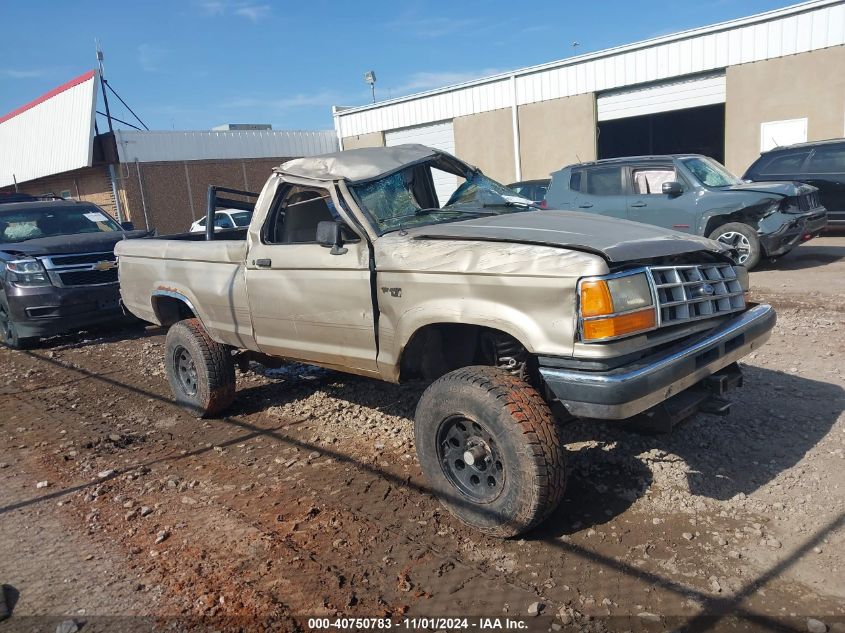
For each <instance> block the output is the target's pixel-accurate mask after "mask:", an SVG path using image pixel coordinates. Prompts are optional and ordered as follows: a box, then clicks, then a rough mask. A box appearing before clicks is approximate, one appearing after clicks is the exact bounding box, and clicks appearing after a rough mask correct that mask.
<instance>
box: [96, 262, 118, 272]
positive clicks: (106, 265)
mask: <svg viewBox="0 0 845 633" xmlns="http://www.w3.org/2000/svg"><path fill="white" fill-rule="evenodd" d="M112 268H117V262H110V261H103V262H97V263H96V264H94V270H111V269H112Z"/></svg>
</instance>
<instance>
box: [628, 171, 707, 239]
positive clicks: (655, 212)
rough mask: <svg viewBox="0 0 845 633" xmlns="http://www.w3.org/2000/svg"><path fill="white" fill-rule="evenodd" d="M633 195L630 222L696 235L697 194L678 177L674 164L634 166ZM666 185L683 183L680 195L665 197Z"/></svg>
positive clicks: (629, 197)
mask: <svg viewBox="0 0 845 633" xmlns="http://www.w3.org/2000/svg"><path fill="white" fill-rule="evenodd" d="M629 169H630V179H629V182H630V183H631V191H630V194H629V195H628V219H629V220H633V221H634V222H643V223H644V224H653V225H655V226H662V227H663V228H667V229H673V230H675V231H681V232H683V233H695V232H696V230H697V216H696V214H697V212H698V211H697V207H696V201H695V192H694V191H692V189H691V188H690V187H689V185H688V184H687V183H686V182H684V181H683V180H682V179H681V177H680V176H679V175H678V173H677V171H676V170H675V167H674V166H673V165H672V164H671V163H667V164H665V165H663V164H660V165H655V164H653V163H649V164H647V165H632V166H631V167H630V168H629ZM664 182H680V183H681V185H683V191H682V192H681V193H680V194H673V195H668V194H665V193H663V190H662V187H663V183H664Z"/></svg>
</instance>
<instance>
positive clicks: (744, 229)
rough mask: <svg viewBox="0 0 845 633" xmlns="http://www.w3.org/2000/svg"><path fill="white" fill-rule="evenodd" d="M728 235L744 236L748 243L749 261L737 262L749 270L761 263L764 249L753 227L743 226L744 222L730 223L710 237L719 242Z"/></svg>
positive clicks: (717, 229)
mask: <svg viewBox="0 0 845 633" xmlns="http://www.w3.org/2000/svg"><path fill="white" fill-rule="evenodd" d="M728 233H736V234H739V235H741V236H743V237H744V238H745V239H746V240H747V241H748V246H749V248H750V251H749V253H748V259H746V260H745V261H744V262H737V263H741V264H742V265H743V266H745V267H746V268H747V269H748V270H751V269H752V268H754V267H755V266H756V265H757V264H759V263H760V258H761V257H762V254H763V248H762V246H761V244H760V236H759V235H757V231H755V230H754V229H753V228H752V227H750V226H748V225H747V224H743V223H742V222H728V223H727V224H723V225H722V226H720V227H717V228H716V230H715V231H713V232H712V233H711V234H710V235H708V237H709V238H710V239H711V240H716V241H717V242H718V241H719V238H720V237H721V236H723V235H725V234H728Z"/></svg>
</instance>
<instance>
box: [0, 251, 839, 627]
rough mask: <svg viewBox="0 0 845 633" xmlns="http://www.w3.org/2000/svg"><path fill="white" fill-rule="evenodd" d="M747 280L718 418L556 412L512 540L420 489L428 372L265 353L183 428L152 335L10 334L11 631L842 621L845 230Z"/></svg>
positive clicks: (2, 518) (3, 516)
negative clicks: (771, 323) (375, 620)
mask: <svg viewBox="0 0 845 633" xmlns="http://www.w3.org/2000/svg"><path fill="white" fill-rule="evenodd" d="M752 283H753V284H754V286H755V298H756V299H758V300H760V301H767V302H770V303H773V304H774V305H775V306H776V307H777V308H778V312H779V323H778V326H777V329H776V332H775V334H774V335H773V337H772V340H771V342H770V343H769V344H768V345H767V346H766V347H764V348H763V349H762V350H761V351H760V352H758V353H756V354H753V355H752V356H750V357H749V358H747V359H746V364H745V366H744V369H745V374H746V386H745V387H744V388H743V389H742V390H741V391H739V392H737V393H736V394H734V395H733V396H732V399H733V400H734V403H735V405H734V407H733V410H732V413H731V414H730V416H728V417H724V418H721V417H713V416H705V415H701V416H698V417H696V418H694V419H692V420H690V421H688V422H686V423H685V424H683V425H682V426H681V427H679V428H677V429H676V430H675V431H674V432H673V433H672V434H671V435H664V436H642V435H637V434H634V433H630V432H627V431H625V430H624V429H623V428H621V427H620V426H613V425H602V424H595V423H586V422H578V423H575V424H570V425H567V426H566V427H565V435H566V438H567V448H568V460H569V461H568V471H569V475H568V477H569V481H568V488H567V491H568V492H567V495H566V499H565V501H564V502H563V503H562V505H561V506H560V508H559V509H558V511H557V512H556V513H555V514H554V515H553V516H552V518H551V519H550V520H549V521H548V522H547V523H546V524H544V526H542V528H541V529H539V530H537V531H535V532H533V533H531V534H530V535H529V536H528V537H527V538H523V539H517V540H510V541H499V540H494V539H490V538H486V537H483V536H479V535H478V534H477V533H475V532H473V531H471V530H468V529H467V528H465V527H463V526H462V525H461V524H460V523H459V522H458V521H456V520H455V519H453V518H452V517H451V516H450V515H448V514H447V513H446V512H445V511H443V510H441V508H440V506H439V505H438V504H437V502H436V501H435V500H434V499H433V498H432V497H431V495H430V494H429V492H428V491H427V488H426V484H425V481H424V479H423V478H422V476H421V473H420V471H419V467H418V465H417V463H416V459H415V456H414V452H413V445H412V421H411V419H412V415H413V409H414V406H415V404H416V401H417V399H418V397H419V394H420V392H421V389H422V386H416V387H413V386H411V387H403V388H399V387H394V386H390V385H384V384H380V383H375V382H371V381H367V380H363V379H358V378H351V377H347V376H344V375H340V374H335V373H332V372H328V371H323V370H318V369H313V368H307V367H303V366H288V367H285V368H283V369H281V370H275V371H268V370H264V369H263V368H261V367H260V366H255V367H254V370H255V371H252V372H249V373H247V374H243V375H239V378H238V381H239V385H238V386H239V395H238V399H237V401H236V403H235V406H234V407H233V409H232V410H231V414H230V416H229V417H226V418H223V419H219V420H210V421H197V420H195V419H193V418H191V417H189V416H187V415H185V414H183V413H182V412H181V411H180V410H178V409H177V408H175V407H174V406H173V405H171V403H170V394H169V389H168V386H167V382H166V379H165V377H164V374H163V365H162V343H163V339H164V336H163V332H162V331H160V330H157V329H152V328H150V329H147V330H140V329H134V330H131V329H130V330H123V331H115V332H112V333H110V334H109V335H108V336H106V337H103V338H94V339H91V338H86V337H85V336H84V335H80V336H73V337H62V338H59V339H55V340H51V341H49V342H47V343H46V344H45V345H43V346H42V347H41V348H39V349H36V350H33V351H31V352H25V353H24V352H11V351H9V350H0V374H1V375H2V377H0V583H2V584H3V585H4V595H5V599H6V602H7V603H8V604H7V607H8V608H10V609H12V610H13V612H14V615H13V617H12V618H11V619H9V620H7V621H5V622H0V632H4V631H7V630H9V631H11V630H26V631H29V630H42V631H53V630H56V625H57V624H59V623H60V622H62V621H66V622H67V621H69V620H75V622H76V623H77V625H80V626H82V630H84V631H99V630H109V631H112V630H121V631H122V630H132V629H136V628H137V629H139V630H149V628H150V627H151V626H152V625H153V624H154V623H157V624H158V625H161V626H164V627H166V626H173V627H176V628H180V627H186V628H191V627H195V628H205V627H206V626H209V627H211V628H213V629H214V630H225V629H232V630H236V629H239V628H246V629H250V630H251V629H253V628H260V627H266V628H267V630H295V629H305V628H307V620H303V619H302V616H320V615H325V616H330V617H332V618H333V617H334V616H337V615H341V616H382V615H392V616H395V617H396V618H397V620H396V621H397V622H399V621H400V620H399V619H398V618H399V617H400V616H401V617H405V616H407V617H413V616H424V615H439V616H443V615H452V616H465V615H478V616H493V617H513V618H526V619H525V621H526V622H528V623H529V625H530V627H531V628H535V629H537V630H543V631H546V630H559V628H560V627H561V626H564V627H565V628H573V627H578V628H581V629H583V630H596V631H601V630H625V629H629V630H654V631H658V630H668V629H672V628H676V629H681V628H683V629H684V630H695V631H701V630H723V629H732V630H733V629H737V630H742V629H745V628H761V629H770V628H779V629H781V630H798V631H806V630H810V631H814V630H816V631H818V630H825V629H826V630H834V631H836V630H838V631H845V529H844V528H843V522H845V507H844V506H845V503H843V500H844V499H845V416H843V409H845V406H843V405H845V392H843V370H845V363H844V362H843V354H845V332H843V326H844V325H845V237H827V238H823V239H819V240H816V241H815V242H813V243H810V244H806V245H804V246H801V247H800V248H799V249H798V250H797V251H795V252H794V253H792V254H791V255H790V256H788V257H786V258H784V259H783V260H781V261H780V262H777V263H775V264H772V265H767V266H766V267H765V268H764V269H763V270H760V271H759V272H755V273H753V275H752ZM535 603H539V604H535ZM532 605H533V606H534V609H531V606H532ZM534 610H539V611H540V615H539V616H538V617H533V616H532V615H529V611H531V612H532V613H533V611H534ZM0 613H2V605H0ZM808 618H814V619H817V620H820V621H821V622H822V623H817V622H813V621H809V620H808ZM67 626H68V627H69V630H70V629H72V627H70V624H68V625H67ZM820 627H825V629H821V628H820Z"/></svg>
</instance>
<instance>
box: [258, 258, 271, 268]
mask: <svg viewBox="0 0 845 633" xmlns="http://www.w3.org/2000/svg"><path fill="white" fill-rule="evenodd" d="M255 265H256V266H258V267H259V268H270V266H272V265H273V260H271V259H256V260H255Z"/></svg>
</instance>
